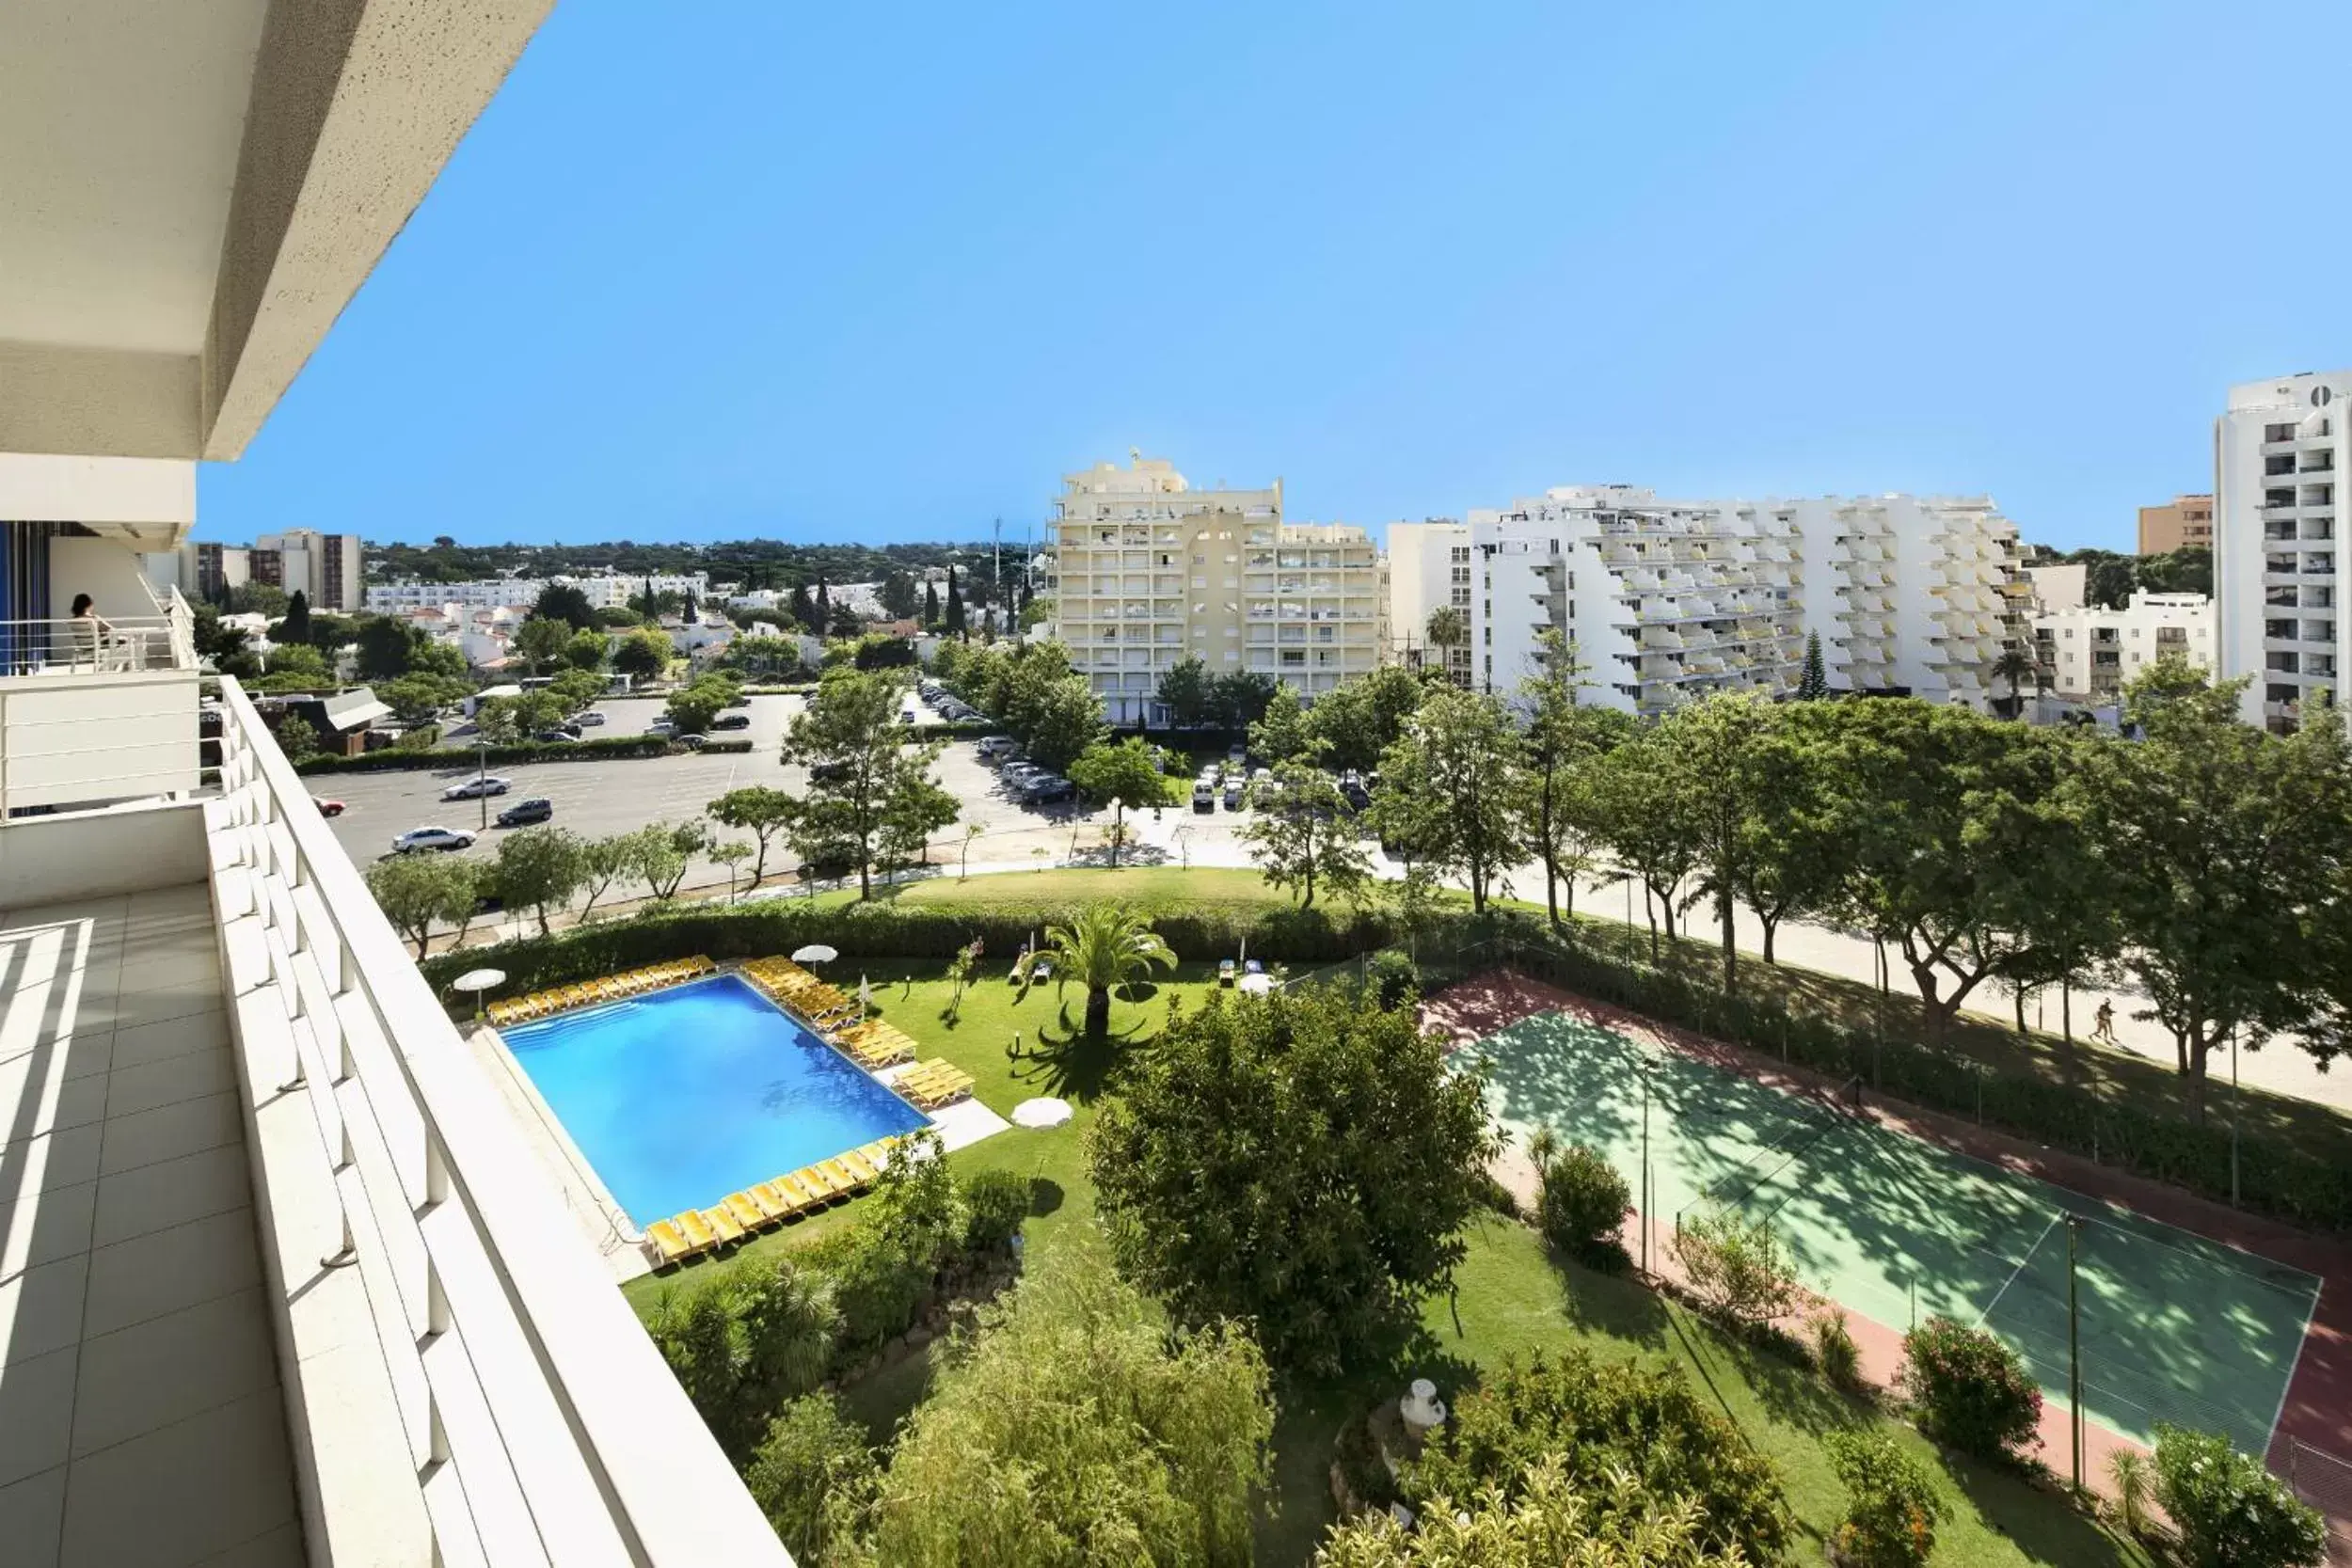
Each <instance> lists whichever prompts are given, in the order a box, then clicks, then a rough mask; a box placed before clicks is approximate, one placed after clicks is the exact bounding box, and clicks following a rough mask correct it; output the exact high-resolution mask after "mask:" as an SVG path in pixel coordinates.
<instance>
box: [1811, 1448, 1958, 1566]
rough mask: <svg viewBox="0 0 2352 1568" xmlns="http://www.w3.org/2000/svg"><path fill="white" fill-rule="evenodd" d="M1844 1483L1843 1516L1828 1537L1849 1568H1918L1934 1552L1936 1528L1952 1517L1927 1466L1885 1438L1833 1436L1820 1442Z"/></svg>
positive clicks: (1838, 1476) (1841, 1559)
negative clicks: (1844, 1512) (1827, 1451)
mask: <svg viewBox="0 0 2352 1568" xmlns="http://www.w3.org/2000/svg"><path fill="white" fill-rule="evenodd" d="M1821 1446H1822V1447H1823V1448H1824V1449H1828V1450H1829V1463H1830V1467H1831V1468H1832V1469H1834V1470H1836V1472H1837V1479H1838V1480H1839V1481H1842V1482H1844V1483H1845V1487H1846V1491H1847V1494H1848V1497H1849V1500H1848V1502H1847V1504H1846V1516H1845V1517H1844V1518H1843V1519H1841V1520H1840V1521H1838V1524H1837V1528H1836V1529H1835V1530H1833V1531H1832V1532H1831V1534H1830V1545H1831V1548H1832V1549H1833V1550H1834V1551H1835V1552H1836V1556H1837V1560H1839V1561H1840V1562H1843V1563H1847V1564H1850V1565H1851V1568H1920V1564H1922V1563H1925V1562H1926V1561H1927V1560H1928V1556H1929V1554H1930V1553H1931V1552H1933V1551H1934V1550H1935V1527H1936V1526H1937V1525H1938V1524H1940V1523H1941V1522H1942V1521H1943V1520H1944V1519H1946V1518H1947V1517H1948V1516H1949V1514H1950V1512H1951V1510H1950V1506H1949V1505H1948V1504H1947V1503H1946V1502H1945V1501H1944V1499H1943V1498H1942V1497H1939V1496H1938V1495H1937V1493H1936V1490H1935V1482H1934V1481H1933V1480H1932V1479H1931V1477H1930V1476H1929V1474H1928V1468H1927V1466H1926V1465H1922V1464H1920V1463H1919V1461H1918V1460H1917V1459H1915V1458H1914V1457H1913V1456H1912V1455H1910V1454H1908V1453H1905V1452H1904V1451H1903V1450H1902V1449H1901V1448H1900V1447H1899V1445H1898V1444H1897V1443H1896V1441H1895V1440H1894V1438H1892V1437H1890V1436H1888V1435H1887V1434H1886V1433H1883V1432H1878V1431H1874V1430H1870V1429H1867V1428H1865V1429H1863V1430H1860V1431H1851V1432H1833V1433H1830V1434H1829V1435H1828V1436H1827V1437H1824V1438H1823V1439H1822V1440H1821Z"/></svg>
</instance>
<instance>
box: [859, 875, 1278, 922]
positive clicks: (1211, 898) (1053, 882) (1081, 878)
mask: <svg viewBox="0 0 2352 1568" xmlns="http://www.w3.org/2000/svg"><path fill="white" fill-rule="evenodd" d="M894 896H896V897H897V898H898V901H899V902H901V903H906V904H938V905H944V906H947V907H951V908H955V909H975V910H1025V909H1034V908H1039V907H1041V906H1042V907H1045V908H1052V909H1068V908H1070V907H1072V906H1073V905H1078V904H1091V903H1099V902H1102V901H1104V900H1106V899H1107V900H1110V901H1112V902H1115V903H1119V904H1123V905H1125V906H1127V907H1128V908H1130V909H1133V910H1137V911H1141V912H1143V913H1145V914H1156V913H1159V912H1162V911H1173V910H1184V909H1194V910H1198V909H1208V910H1228V909H1232V910H1276V909H1288V908H1289V907H1290V905H1291V899H1290V896H1289V895H1287V894H1284V893H1281V892H1279V891H1277V890H1276V889H1274V888H1270V887H1268V886H1267V885H1266V883H1265V879H1264V878H1263V877H1261V876H1259V875H1258V874H1257V873H1256V872H1255V871H1242V870H1237V869H1234V868H1232V867H1224V866H1208V865H1203V866H1197V867H1195V868H1193V869H1192V870H1189V871H1187V870H1185V869H1184V867H1182V866H1175V865H1123V866H1120V868H1119V869H1118V870H1116V871H1111V870H1107V869H1095V870H1089V869H1085V868H1077V869H1073V870H1067V871H1034V872H1020V871H1003V872H997V873H995V874H993V875H992V876H987V877H974V878H972V879H969V880H966V881H957V880H955V879H952V878H947V877H942V878H940V879H937V880H934V881H928V882H909V883H907V884H906V885H905V886H903V887H901V888H899V889H898V891H897V893H896V894H895V895H894ZM1318 907H1320V906H1318Z"/></svg>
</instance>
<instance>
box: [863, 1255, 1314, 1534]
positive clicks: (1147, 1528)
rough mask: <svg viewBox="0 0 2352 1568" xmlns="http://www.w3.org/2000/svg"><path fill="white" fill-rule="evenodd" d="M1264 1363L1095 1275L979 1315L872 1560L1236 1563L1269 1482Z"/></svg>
mask: <svg viewBox="0 0 2352 1568" xmlns="http://www.w3.org/2000/svg"><path fill="white" fill-rule="evenodd" d="M1273 1430H1274V1404H1273V1400H1272V1398H1271V1396H1270V1392H1269V1387H1268V1377H1267V1372H1266V1365H1265V1361H1264V1358H1263V1356H1261V1355H1260V1354H1258V1352H1257V1350H1256V1348H1255V1347H1254V1346H1252V1345H1251V1344H1250V1342H1249V1337H1248V1335H1247V1334H1246V1333H1244V1332H1242V1330H1241V1329H1239V1328H1238V1327H1236V1326H1234V1325H1233V1324H1231V1323H1216V1324H1212V1325H1209V1326H1206V1327H1204V1328H1201V1329H1200V1330H1198V1331H1196V1332H1190V1333H1184V1332H1179V1333H1176V1334H1170V1333H1169V1332H1168V1327H1167V1325H1166V1323H1165V1322H1164V1321H1163V1319H1162V1318H1161V1315H1160V1313H1159V1312H1158V1310H1157V1309H1156V1308H1155V1307H1153V1305H1152V1303H1151V1302H1150V1301H1148V1300H1146V1299H1145V1298H1144V1297H1142V1296H1141V1295H1139V1294H1137V1293H1136V1291H1134V1290H1133V1289H1131V1288H1129V1287H1128V1286H1126V1285H1123V1284H1121V1283H1120V1281H1119V1280H1118V1279H1117V1278H1115V1277H1113V1276H1111V1275H1109V1274H1107V1273H1106V1272H1104V1271H1103V1270H1100V1269H1093V1268H1084V1267H1078V1266H1072V1265H1065V1266H1058V1267H1054V1268H1051V1269H1049V1270H1044V1271H1041V1272H1040V1273H1039V1274H1038V1275H1035V1276H1034V1277H1032V1278H1030V1279H1028V1280H1025V1282H1024V1283H1022V1285H1021V1286H1020V1287H1019V1288H1018V1289H1016V1290H1014V1291H1012V1292H1011V1293H1010V1295H1009V1296H1008V1297H1006V1298H1004V1299H1003V1300H1001V1301H1000V1302H998V1303H996V1304H994V1305H992V1306H987V1307H981V1308H980V1311H979V1323H978V1327H977V1332H974V1333H972V1334H970V1335H968V1336H964V1337H959V1338H958V1339H957V1340H956V1341H955V1342H954V1343H953V1345H952V1346H951V1348H950V1350H949V1353H948V1354H947V1355H946V1358H945V1360H944V1362H943V1363H942V1365H941V1367H940V1370H939V1371H938V1373H937V1380H936V1384H935V1386H934V1389H933V1391H932V1393H931V1394H930V1397H929V1398H928V1399H926V1400H925V1401H924V1402H922V1403H921V1404H919V1405H917V1406H916V1407H915V1410H914V1414H913V1415H911V1416H909V1417H908V1418H907V1420H906V1425H905V1428H904V1435H903V1436H901V1437H900V1439H899V1441H898V1448H897V1449H896V1451H895V1452H894V1454H893V1456H892V1458H891V1463H890V1466H889V1468H888V1470H887V1471H885V1472H884V1473H883V1475H882V1481H881V1487H880V1493H879V1496H878V1497H877V1498H876V1501H875V1505H874V1510H873V1529H872V1533H871V1536H870V1539H869V1540H868V1541H867V1542H866V1551H865V1553H864V1554H863V1555H862V1556H861V1558H860V1559H859V1560H860V1561H861V1562H862V1563H873V1564H887V1565H888V1568H957V1565H961V1564H964V1563H978V1562H986V1563H1008V1564H1009V1563H1046V1562H1061V1563H1077V1562H1081V1561H1087V1562H1095V1561H1111V1560H1117V1561H1121V1562H1133V1563H1136V1564H1143V1563H1171V1564H1172V1563H1200V1564H1203V1565H1205V1568H1239V1565H1241V1564H1246V1563H1248V1562H1249V1561H1250V1560H1252V1543H1251V1531H1252V1528H1253V1525H1254V1517H1255V1514H1254V1502H1255V1497H1256V1493H1257V1489H1258V1488H1260V1487H1262V1486H1263V1485H1264V1484H1265V1483H1266V1481H1268V1479H1269V1477H1270V1475H1271V1457H1270V1453H1271V1450H1270V1443H1271V1439H1272V1435H1273Z"/></svg>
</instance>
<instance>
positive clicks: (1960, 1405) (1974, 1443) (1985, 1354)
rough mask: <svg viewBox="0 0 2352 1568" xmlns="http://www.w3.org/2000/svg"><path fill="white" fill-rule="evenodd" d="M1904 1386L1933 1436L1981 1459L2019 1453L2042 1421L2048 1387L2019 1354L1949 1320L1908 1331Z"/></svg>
mask: <svg viewBox="0 0 2352 1568" xmlns="http://www.w3.org/2000/svg"><path fill="white" fill-rule="evenodd" d="M1902 1386H1903V1391H1904V1392H1905V1393H1907V1394H1909V1395H1910V1396H1911V1401H1912V1403H1913V1404H1914V1405H1915V1406H1916V1407H1917V1411H1918V1416H1919V1425H1920V1427H1921V1428H1922V1429H1923V1430H1924V1431H1925V1432H1926V1433H1928V1435H1930V1436H1931V1437H1933V1438H1936V1439H1937V1440H1939V1441H1941V1442H1945V1443H1949V1444H1950V1445H1951V1446H1952V1447H1953V1448H1956V1449H1960V1450H1961V1451H1962V1452H1963V1453H1972V1454H1975V1455H1977V1456H1978V1457H1979V1458H1980V1459H2012V1458H2014V1457H2016V1456H2015V1454H2014V1453H2013V1452H2012V1451H2011V1450H2013V1449H2020V1448H2023V1447H2025V1446H2026V1444H2028V1443H2031V1442H2032V1441H2033V1440H2034V1434H2035V1433H2036V1432H2038V1431H2039V1430H2040V1428H2041V1425H2042V1390H2041V1388H2040V1387H2039V1386H2036V1385H2035V1383H2034V1380H2033V1379H2032V1378H2030V1377H2028V1376H2026V1369H2025V1367H2024V1365H2023V1364H2022V1363H2020V1362H2019V1361H2018V1359H2017V1355H2016V1353H2015V1352H2013V1351H2011V1350H2010V1348H2009V1347H2008V1346H2007V1345H2004V1344H2002V1343H2001V1342H2000V1341H1999V1340H1998V1339H1995V1338H1993V1336H1992V1335H1990V1334H1987V1333H1985V1332H1984V1330H1982V1329H1980V1328H1970V1327H1968V1326H1967V1325H1965V1324H1963V1323H1955V1322H1953V1321H1952V1320H1951V1319H1949V1318H1946V1317H1933V1318H1930V1319H1929V1320H1928V1321H1927V1322H1925V1323H1921V1324H1920V1325H1919V1326H1918V1327H1916V1328H1915V1329H1913V1330H1912V1331H1911V1332H1910V1333H1909V1334H1906V1335H1904V1336H1903V1370H1902Z"/></svg>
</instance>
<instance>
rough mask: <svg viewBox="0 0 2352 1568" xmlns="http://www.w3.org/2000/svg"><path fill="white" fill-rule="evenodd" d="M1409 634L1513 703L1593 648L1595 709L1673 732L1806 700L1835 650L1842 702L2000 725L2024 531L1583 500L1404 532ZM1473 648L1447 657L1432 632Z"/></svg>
mask: <svg viewBox="0 0 2352 1568" xmlns="http://www.w3.org/2000/svg"><path fill="white" fill-rule="evenodd" d="M1389 554H1390V577H1391V608H1390V621H1391V626H1393V627H1394V628H1395V633H1394V635H1395V637H1396V638H1397V640H1398V647H1399V649H1400V650H1401V651H1402V652H1403V653H1404V654H1405V656H1406V657H1411V658H1437V657H1441V658H1442V660H1443V662H1444V663H1445V664H1446V667H1447V668H1448V670H1449V671H1450V672H1451V673H1452V674H1453V675H1454V679H1455V680H1457V681H1459V682H1461V683H1462V684H1464V685H1467V686H1470V687H1471V688H1473V689H1478V690H1485V691H1496V692H1502V693H1506V694H1507V693H1508V692H1510V691H1512V690H1513V689H1516V688H1517V687H1518V685H1519V683H1520V682H1521V681H1523V680H1525V679H1526V678H1527V677H1528V676H1529V675H1530V674H1531V673H1534V672H1535V671H1536V670H1538V669H1539V668H1540V667H1541V655H1540V644H1539V638H1540V636H1541V634H1542V633H1543V632H1544V631H1546V630H1552V631H1557V632H1559V633H1560V634H1562V635H1563V636H1564V637H1566V638H1569V639H1571V640H1573V641H1575V643H1576V645H1577V648H1576V652H1577V657H1578V658H1579V659H1580V660H1581V662H1582V663H1583V665H1584V668H1585V682H1586V688H1585V689H1586V696H1587V700H1591V701H1597V702H1604V703H1607V704H1609V705H1613V706H1615V707H1618V708H1621V709H1623V710H1625V711H1627V712H1631V713H1642V714H1656V713H1662V712H1664V711H1665V710H1666V709H1668V708H1670V707H1672V706H1674V705H1676V704H1677V703H1678V702H1682V701H1686V700H1689V699H1690V698H1692V697H1695V696H1698V695H1701V694H1704V693H1706V692H1709V691H1721V690H1741V689H1756V690H1763V691H1769V692H1772V693H1775V694H1777V693H1780V692H1784V691H1788V690H1790V689H1794V687H1795V685H1796V682H1797V679H1798V677H1799V675H1800V674H1801V673H1802V671H1803V665H1804V645H1805V638H1806V635H1807V634H1808V633H1818V634H1819V635H1820V640H1821V652H1822V657H1823V662H1824V665H1825V667H1826V672H1827V673H1828V676H1829V681H1830V685H1831V687H1832V688H1833V689H1839V690H1852V691H1880V692H1899V691H1908V692H1910V693H1912V694H1915V695H1917V696H1922V697H1926V698H1928V699H1930V700H1932V701H1937V702H1958V703H1965V704H1967V705H1969V706H1972V707H1977V708H1983V707H1985V706H1986V705H1988V703H1989V701H1990V699H1991V698H1992V697H1993V696H1994V694H1995V693H1994V692H1993V691H1992V690H1991V689H1990V687H1991V681H1990V671H1991V667H1992V665H1993V663H1994V660H1995V659H1997V658H1998V657H2000V653H2001V650H2002V648H2003V647H2004V646H2005V645H2008V644H2010V643H2015V644H2017V645H2019V646H2023V645H2024V644H2025V642H2026V640H2027V632H2026V626H2025V605H2026V600H2027V597H2028V595H2029V594H2030V588H2029V585H2027V584H2026V582H2025V581H2024V579H2023V578H2022V577H2021V575H2020V573H2019V569H2018V564H2017V561H2018V557H2017V531H2016V529H2015V527H2014V525H2012V524H2010V522H2009V520H2008V519H2007V518H2005V517H2003V516H2002V515H2000V513H1999V512H1998V511H1996V510H1995V509H1994V506H1993V504H1992V503H1991V502H1990V501H1989V500H1984V499H1923V498H1918V497H1912V496H1867V497H1855V498H1850V499H1839V498H1825V499H1810V500H1772V501H1739V500H1732V501H1671V500H1661V499H1659V498H1658V496H1657V495H1655V494H1654V493H1653V492H1651V491H1649V490H1645V489H1639V488H1635V487H1632V486H1629V485H1603V486H1592V487H1575V486H1571V487H1563V488H1558V489H1553V490H1549V491H1547V492H1545V494H1543V495H1542V496H1539V497H1534V498H1532V499H1525V500H1521V501H1518V502H1517V503H1516V504H1514V505H1512V506H1511V507H1508V508H1503V509H1499V510H1473V511H1472V512H1471V513H1470V519H1469V521H1467V522H1453V521H1445V520H1440V521H1435V522H1425V523H1396V524H1392V525H1391V527H1390V530H1389ZM1442 607H1451V608H1453V609H1454V610H1456V611H1458V612H1459V613H1460V616H1461V620H1462V623H1463V626H1464V631H1465V634H1466V641H1462V642H1458V643H1456V644H1454V646H1452V647H1451V648H1449V649H1447V650H1445V651H1444V652H1443V653H1442V654H1441V655H1440V654H1438V652H1436V651H1434V650H1431V649H1429V648H1428V646H1427V641H1428V626H1429V619H1430V615H1431V612H1432V611H1434V610H1438V609H1440V608H1442Z"/></svg>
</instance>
